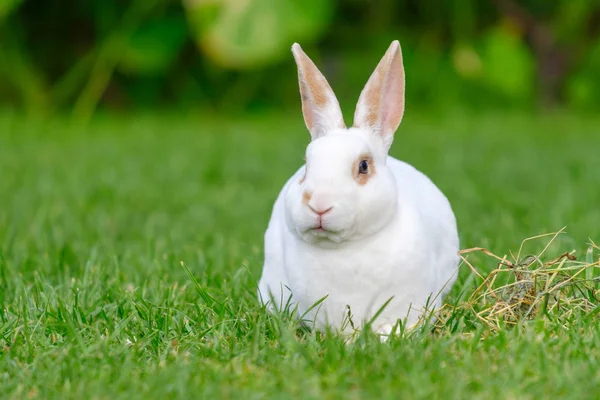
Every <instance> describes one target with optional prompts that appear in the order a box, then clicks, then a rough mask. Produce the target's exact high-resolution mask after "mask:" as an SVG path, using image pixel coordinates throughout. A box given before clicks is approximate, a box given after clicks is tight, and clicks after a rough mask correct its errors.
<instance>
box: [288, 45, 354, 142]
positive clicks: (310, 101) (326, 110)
mask: <svg viewBox="0 0 600 400" xmlns="http://www.w3.org/2000/svg"><path fill="white" fill-rule="evenodd" d="M292 53H293V54H294V59H295V60H296V64H297V65H298V81H299V83H300V95H301V97H302V114H303V115H304V122H305V123H306V127H307V128H308V130H309V131H310V135H311V137H312V140H315V139H317V138H319V137H321V136H323V135H325V134H326V133H327V132H328V131H330V130H334V129H344V128H346V125H345V124H344V118H343V117H342V111H341V110H340V104H339V103H338V100H337V98H336V97H335V94H334V93H333V90H331V87H330V86H329V83H327V80H326V79H325V77H324V76H323V74H321V72H320V71H319V70H318V69H317V67H316V65H315V64H314V63H313V62H312V60H311V59H310V58H308V56H307V55H306V53H304V51H303V50H302V48H301V47H300V45H299V44H298V43H294V45H293V46H292Z"/></svg>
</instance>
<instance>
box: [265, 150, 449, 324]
mask: <svg viewBox="0 0 600 400" xmlns="http://www.w3.org/2000/svg"><path fill="white" fill-rule="evenodd" d="M386 164H387V166H388V168H389V169H390V171H391V173H392V175H393V177H394V179H395V182H396V188H397V190H398V200H397V208H396V213H395V215H394V216H393V218H392V220H391V221H390V222H389V224H388V225H387V226H386V227H385V228H383V229H382V230H381V231H379V232H377V233H375V234H374V235H372V236H370V237H369V238H366V239H363V240H361V241H357V242H351V241H349V242H345V243H343V244H342V245H340V246H335V247H328V246H326V247H319V246H315V245H314V244H311V243H307V242H305V241H304V240H302V239H301V238H299V237H298V236H297V235H296V234H295V233H294V228H293V227H292V228H291V229H290V227H289V226H288V225H287V222H286V221H289V218H287V217H286V209H285V201H284V196H285V193H286V192H287V191H288V190H289V188H290V186H291V185H294V184H295V183H296V182H297V181H298V180H299V179H301V177H302V176H303V174H304V168H305V167H302V168H300V169H299V170H298V172H297V173H296V174H294V176H293V177H292V178H291V179H290V180H288V182H287V183H286V184H285V186H284V188H283V190H282V191H281V193H280V194H279V196H278V198H277V200H276V202H275V206H274V208H273V214H272V216H271V220H270V222H269V226H268V228H267V232H266V234H265V263H264V269H263V275H262V278H261V280H260V284H259V290H260V296H261V298H262V299H263V301H264V300H266V299H272V300H273V301H275V302H276V303H277V304H276V305H275V306H276V308H279V309H281V308H284V307H285V305H286V303H287V302H288V301H289V302H290V305H292V306H297V312H298V314H299V315H303V318H304V319H305V320H307V321H311V322H313V323H314V325H315V327H316V328H317V329H325V327H326V326H328V325H329V326H332V327H335V328H337V329H339V330H341V331H347V332H349V331H350V330H352V324H351V323H350V322H349V319H348V315H349V314H350V315H351V319H352V321H353V324H354V325H355V326H359V325H360V324H362V323H364V322H366V321H368V320H370V318H372V317H373V315H374V314H375V313H376V312H377V311H378V310H379V308H380V307H382V306H383V305H384V304H385V302H386V301H388V300H389V299H390V298H392V300H391V301H390V303H389V304H388V305H387V306H386V307H385V308H384V309H383V312H382V313H381V315H380V316H379V317H378V319H377V321H375V323H374V324H373V327H374V329H375V330H376V331H378V332H380V333H386V334H387V333H389V332H390V330H391V329H392V327H393V325H394V324H395V323H396V321H397V320H398V319H404V318H406V320H405V322H406V324H407V325H408V326H410V325H412V324H414V323H415V322H417V319H418V317H419V315H420V311H421V310H422V309H423V307H425V306H429V307H436V308H437V307H439V306H440V304H441V300H442V295H443V294H445V293H446V292H447V291H448V290H449V288H450V287H451V286H452V283H453V282H454V280H455V278H456V270H457V266H458V255H457V252H458V243H459V241H458V234H457V228H456V220H455V218H454V214H453V212H452V209H451V207H450V204H449V202H448V200H447V199H446V197H445V196H444V195H443V194H442V192H441V191H440V190H439V189H438V188H437V187H436V186H435V185H434V184H433V183H432V182H431V180H430V179H429V178H428V177H427V176H425V175H424V174H423V173H421V172H419V171H418V170H416V169H415V168H414V167H412V166H411V165H409V164H407V163H405V162H403V161H399V160H397V159H395V158H393V157H388V158H387V163H386ZM324 296H327V298H326V299H325V300H324V301H323V303H321V304H320V306H317V307H315V308H314V309H313V310H311V311H310V312H309V313H308V314H306V315H304V314H305V313H306V311H307V310H308V309H309V308H310V307H311V306H312V305H313V304H315V303H316V302H318V301H319V300H320V299H321V298H323V297H324ZM409 311H410V312H409Z"/></svg>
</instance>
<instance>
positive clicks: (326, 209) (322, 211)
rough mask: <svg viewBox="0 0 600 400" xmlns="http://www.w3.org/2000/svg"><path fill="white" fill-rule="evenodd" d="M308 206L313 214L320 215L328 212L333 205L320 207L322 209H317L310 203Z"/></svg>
mask: <svg viewBox="0 0 600 400" xmlns="http://www.w3.org/2000/svg"><path fill="white" fill-rule="evenodd" d="M308 208H310V209H311V210H312V211H313V212H314V213H315V214H317V215H319V216H321V215H324V214H326V213H328V212H329V211H331V209H332V208H333V206H331V207H329V208H322V209H318V208H316V207H313V206H311V205H310V204H309V205H308Z"/></svg>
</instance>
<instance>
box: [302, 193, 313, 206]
mask: <svg viewBox="0 0 600 400" xmlns="http://www.w3.org/2000/svg"><path fill="white" fill-rule="evenodd" d="M311 197H312V193H311V192H308V191H305V192H304V193H302V204H304V205H307V204H308V202H309V201H310V199H311Z"/></svg>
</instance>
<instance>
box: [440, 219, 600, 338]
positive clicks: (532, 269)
mask: <svg viewBox="0 0 600 400" xmlns="http://www.w3.org/2000/svg"><path fill="white" fill-rule="evenodd" d="M563 231H564V229H563V230H561V231H559V232H557V233H553V234H547V235H540V236H535V237H532V238H529V239H526V240H524V241H523V243H522V244H521V247H520V249H519V252H518V253H517V254H516V255H511V259H512V261H510V260H509V258H508V257H507V256H504V257H499V256H497V255H495V254H493V253H492V252H490V251H488V250H486V249H484V248H472V249H465V250H462V251H461V252H460V256H461V258H462V260H463V262H464V264H465V265H467V266H468V267H469V268H470V269H471V271H472V274H474V276H473V277H472V278H474V279H475V280H478V281H479V282H481V283H480V284H479V285H478V286H477V287H476V289H475V290H474V291H472V292H471V293H470V294H467V296H468V297H467V298H465V297H466V296H465V295H464V294H463V296H461V298H460V299H459V300H458V301H457V302H456V304H454V305H451V304H446V305H444V306H443V307H442V308H441V309H439V310H438V311H437V312H435V313H434V314H435V317H436V319H435V325H434V330H435V331H437V332H438V333H443V332H447V331H448V330H450V331H455V330H456V328H457V324H461V325H465V324H469V325H475V324H476V322H477V321H480V322H481V323H482V324H483V325H484V326H487V327H488V328H489V329H490V330H491V331H498V330H501V329H503V328H505V327H508V326H515V325H518V324H520V323H523V322H524V321H528V320H532V319H539V318H544V319H547V320H551V321H553V322H555V323H558V324H560V325H562V326H563V327H564V328H566V329H568V327H569V322H572V321H573V319H574V318H575V319H577V318H580V317H585V316H591V315H595V314H596V313H598V312H599V311H600V307H598V306H599V305H600V301H599V300H598V299H599V297H600V259H599V258H598V250H600V248H599V247H598V246H597V245H596V244H594V243H593V242H592V243H591V244H590V247H589V249H588V251H587V253H586V257H585V260H584V261H579V260H578V259H577V257H576V256H575V254H574V253H575V252H565V253H563V254H561V255H560V256H559V257H556V258H554V259H546V257H545V255H546V253H547V250H548V248H550V246H551V245H552V243H553V242H554V241H555V240H556V238H557V237H558V236H559V235H560V234H561V233H563ZM549 236H551V239H550V241H549V242H548V243H547V245H546V246H545V248H544V249H543V250H542V251H541V252H540V253H539V254H537V255H527V256H522V255H521V253H522V250H523V245H524V244H525V243H526V242H528V241H531V240H538V239H541V238H545V237H549ZM473 253H483V254H484V255H485V256H487V257H491V258H493V259H495V260H497V262H498V264H497V267H496V268H495V269H493V270H492V271H491V272H490V273H489V274H487V275H482V274H481V273H480V272H478V268H476V267H475V266H474V265H473V264H472V262H471V261H470V260H469V255H472V254H473ZM469 321H470V322H469ZM463 328H464V326H463V327H462V328H461V329H463Z"/></svg>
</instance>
